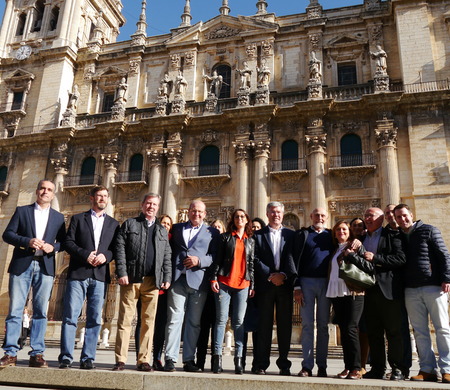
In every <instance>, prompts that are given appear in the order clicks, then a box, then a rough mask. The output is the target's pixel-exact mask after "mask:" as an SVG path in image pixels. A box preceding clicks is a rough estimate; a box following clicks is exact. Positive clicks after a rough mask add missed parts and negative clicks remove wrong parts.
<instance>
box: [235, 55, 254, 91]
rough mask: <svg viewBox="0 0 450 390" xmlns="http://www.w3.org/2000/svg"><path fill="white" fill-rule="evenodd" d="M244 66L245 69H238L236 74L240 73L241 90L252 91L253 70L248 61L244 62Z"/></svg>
mask: <svg viewBox="0 0 450 390" xmlns="http://www.w3.org/2000/svg"><path fill="white" fill-rule="evenodd" d="M242 65H243V66H244V68H243V69H236V72H237V73H239V76H240V83H239V89H247V88H248V89H250V87H251V81H252V70H251V69H250V68H249V66H248V63H247V61H244V62H243V63H242Z"/></svg>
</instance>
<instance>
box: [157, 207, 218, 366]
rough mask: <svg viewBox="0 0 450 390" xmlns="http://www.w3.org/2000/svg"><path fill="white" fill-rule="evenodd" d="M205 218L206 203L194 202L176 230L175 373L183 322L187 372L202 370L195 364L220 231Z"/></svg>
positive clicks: (171, 298) (169, 362)
mask: <svg viewBox="0 0 450 390" xmlns="http://www.w3.org/2000/svg"><path fill="white" fill-rule="evenodd" d="M205 216H206V206H205V204H204V203H203V202H201V201H193V202H192V203H191V205H190V206H189V210H188V217H189V221H188V222H185V223H178V224H175V225H173V228H172V238H171V241H170V243H171V247H172V272H173V277H172V286H171V288H170V290H169V293H168V296H167V309H168V310H167V328H166V364H165V366H164V370H165V371H175V363H176V362H177V360H178V353H179V350H180V339H181V330H182V327H183V320H184V338H183V369H184V370H185V371H188V372H195V371H198V370H199V368H198V367H197V366H196V365H195V363H194V359H195V349H196V346H197V339H198V335H199V333H200V319H201V316H202V311H203V307H204V305H205V301H206V297H207V295H208V289H209V288H210V287H209V280H208V278H207V277H205V271H206V270H207V269H208V267H209V266H210V265H211V264H212V262H213V260H214V256H215V251H216V247H217V239H218V237H219V231H218V230H217V229H215V228H213V227H210V226H206V225H205V224H204V223H203V220H204V218H205Z"/></svg>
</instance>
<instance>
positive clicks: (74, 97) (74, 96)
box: [67, 84, 80, 111]
mask: <svg viewBox="0 0 450 390" xmlns="http://www.w3.org/2000/svg"><path fill="white" fill-rule="evenodd" d="M79 98H80V92H79V91H78V85H77V84H75V85H74V86H73V90H72V93H71V94H69V103H67V108H71V109H73V110H74V111H76V110H77V103H78V99H79Z"/></svg>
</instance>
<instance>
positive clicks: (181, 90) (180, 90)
mask: <svg viewBox="0 0 450 390" xmlns="http://www.w3.org/2000/svg"><path fill="white" fill-rule="evenodd" d="M187 86H188V82H187V80H186V79H185V78H184V76H183V72H182V71H181V70H179V71H178V76H177V77H176V78H175V95H180V96H181V97H182V98H184V95H185V93H186V89H187Z"/></svg>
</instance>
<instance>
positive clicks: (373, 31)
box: [369, 24, 383, 45]
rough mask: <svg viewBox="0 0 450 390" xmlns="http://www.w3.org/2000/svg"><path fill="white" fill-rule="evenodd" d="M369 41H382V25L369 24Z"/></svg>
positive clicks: (374, 42) (375, 42)
mask: <svg viewBox="0 0 450 390" xmlns="http://www.w3.org/2000/svg"><path fill="white" fill-rule="evenodd" d="M369 39H370V43H373V44H375V45H376V44H381V43H382V42H383V25H381V24H379V25H375V26H371V27H370V29H369Z"/></svg>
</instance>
